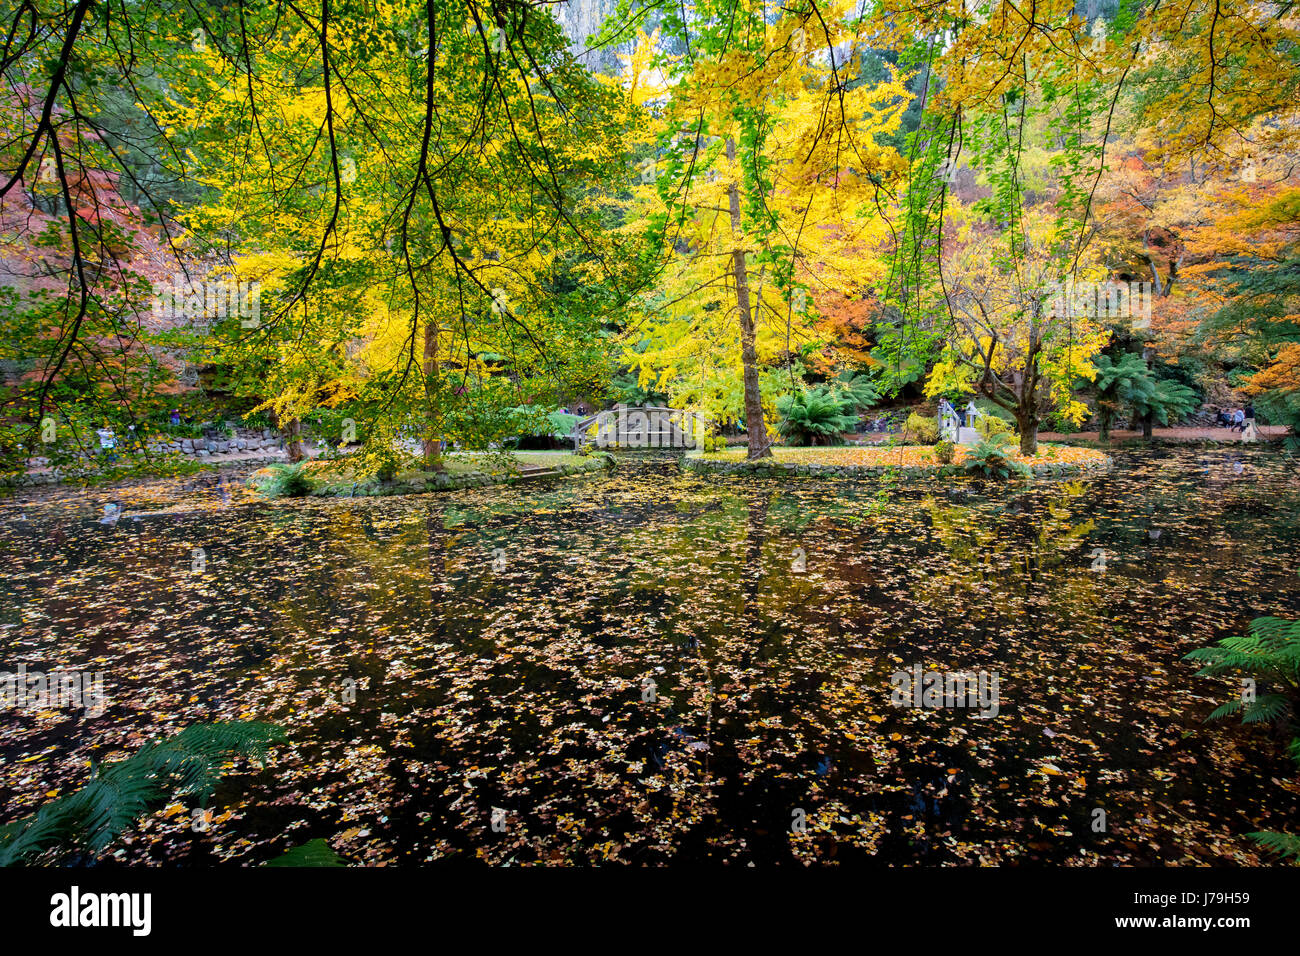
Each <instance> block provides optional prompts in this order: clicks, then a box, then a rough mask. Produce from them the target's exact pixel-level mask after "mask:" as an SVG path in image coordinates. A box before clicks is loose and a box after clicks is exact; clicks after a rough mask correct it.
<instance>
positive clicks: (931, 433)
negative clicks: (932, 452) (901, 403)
mask: <svg viewBox="0 0 1300 956" xmlns="http://www.w3.org/2000/svg"><path fill="white" fill-rule="evenodd" d="M903 436H904V438H906V439H908V440H909V441H914V442H916V443H917V444H920V445H933V444H934V443H935V442H937V441H938V440H939V423H938V422H936V421H935V420H934V419H933V418H931V417H930V416H929V415H918V414H917V413H916V412H912V414H910V415H908V416H907V424H905V425H904V426H903Z"/></svg>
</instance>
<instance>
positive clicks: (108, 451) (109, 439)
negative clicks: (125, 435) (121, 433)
mask: <svg viewBox="0 0 1300 956" xmlns="http://www.w3.org/2000/svg"><path fill="white" fill-rule="evenodd" d="M95 434H96V435H98V436H99V453H100V454H101V455H103V456H104V457H105V458H107V459H108V460H109V461H110V462H114V461H117V454H116V453H115V452H114V449H115V448H117V436H116V435H114V434H113V429H111V428H109V427H108V422H104V427H103V428H97V429H95Z"/></svg>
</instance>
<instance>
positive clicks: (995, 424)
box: [975, 415, 1015, 438]
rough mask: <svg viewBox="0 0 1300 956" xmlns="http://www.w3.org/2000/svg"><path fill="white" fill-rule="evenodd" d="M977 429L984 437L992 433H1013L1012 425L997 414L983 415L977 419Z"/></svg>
mask: <svg viewBox="0 0 1300 956" xmlns="http://www.w3.org/2000/svg"><path fill="white" fill-rule="evenodd" d="M975 431H976V432H977V433H978V434H979V435H980V436H981V437H983V438H988V437H990V436H992V435H1013V434H1015V432H1014V431H1013V430H1012V428H1011V426H1010V425H1008V424H1007V423H1006V422H1004V421H1003V420H1002V419H1000V418H998V417H997V416H996V415H981V416H980V417H979V418H977V419H975Z"/></svg>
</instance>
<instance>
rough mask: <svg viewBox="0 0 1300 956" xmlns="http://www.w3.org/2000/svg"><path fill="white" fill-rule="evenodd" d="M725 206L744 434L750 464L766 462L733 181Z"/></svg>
mask: <svg viewBox="0 0 1300 956" xmlns="http://www.w3.org/2000/svg"><path fill="white" fill-rule="evenodd" d="M727 159H728V160H729V161H730V162H732V163H735V161H736V141H735V140H734V139H733V138H731V137H730V136H728V137H727ZM727 202H728V205H729V206H730V212H731V238H732V242H733V243H734V244H735V246H734V249H733V251H732V253H731V270H732V274H733V276H734V278H735V280H736V307H737V309H739V311H740V361H741V365H742V367H743V369H744V378H745V433H746V437H747V438H748V440H749V454H748V455H747V456H746V457H747V458H748V459H749V460H750V461H753V460H754V459H755V458H770V457H771V456H772V445H771V442H769V441H768V439H767V424H766V423H765V422H764V421H763V396H762V393H761V392H760V391H759V387H758V353H757V351H756V350H755V348H754V313H753V311H752V310H751V309H750V302H749V270H748V268H747V267H746V264H745V249H744V245H743V242H742V238H743V235H744V230H743V227H742V223H741V219H740V187H739V184H738V183H737V182H736V181H735V180H734V179H733V180H732V181H731V185H730V186H728V187H727Z"/></svg>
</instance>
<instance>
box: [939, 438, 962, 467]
mask: <svg viewBox="0 0 1300 956" xmlns="http://www.w3.org/2000/svg"><path fill="white" fill-rule="evenodd" d="M956 454H957V446H956V445H954V444H953V443H952V442H950V441H946V440H945V441H941V442H938V443H937V444H936V445H935V446H934V455H935V457H936V458H938V459H939V463H940V464H943V465H951V464H952V460H953V457H954V456H955V455H956Z"/></svg>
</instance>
